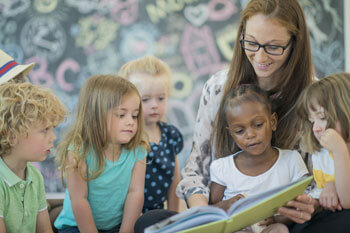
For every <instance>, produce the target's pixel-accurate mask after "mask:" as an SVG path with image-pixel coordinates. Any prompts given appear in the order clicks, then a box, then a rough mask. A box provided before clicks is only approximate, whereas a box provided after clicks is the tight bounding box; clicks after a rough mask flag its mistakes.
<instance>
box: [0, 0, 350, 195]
mask: <svg viewBox="0 0 350 233" xmlns="http://www.w3.org/2000/svg"><path fill="white" fill-rule="evenodd" d="M300 3H301V4H302V6H303V8H304V10H305V14H306V17H307V22H308V24H309V28H310V36H311V43H312V53H313V58H314V65H315V69H316V72H317V75H318V77H323V76H325V75H327V74H330V73H334V72H338V71H343V70H344V66H345V61H344V57H345V54H344V19H343V18H344V12H343V10H342V9H343V7H344V2H343V1H331V0H322V1H321V0H302V1H300ZM246 4H247V1H246V0H240V1H239V0H235V1H234V0H203V1H202V0H32V1H30V0H11V1H4V0H2V1H1V2H0V31H1V33H0V48H1V49H3V50H5V51H6V52H7V53H9V54H10V55H11V56H12V57H14V58H15V60H17V61H18V62H20V63H29V62H35V63H36V67H35V69H34V70H33V71H32V72H31V73H30V74H29V79H30V81H31V82H32V83H35V84H41V85H44V86H47V87H50V88H52V89H53V90H54V91H55V93H56V94H57V95H58V96H59V97H60V99H61V100H62V101H63V102H64V103H65V104H66V105H67V106H68V108H69V109H70V110H71V111H74V108H75V106H76V102H77V95H78V92H79V89H80V88H81V86H82V84H83V83H84V81H85V79H86V78H87V77H89V76H91V75H93V74H99V73H117V72H118V70H119V68H120V67H121V66H122V64H124V63H125V62H127V61H129V60H132V59H135V58H139V57H142V56H144V55H146V54H153V55H155V56H157V57H159V58H161V59H163V60H164V61H165V62H167V63H168V64H169V66H170V67H171V68H172V70H173V77H172V78H173V80H172V82H173V84H172V85H173V88H172V96H171V98H170V100H169V104H168V112H167V118H168V121H169V122H170V123H172V124H174V125H176V126H177V127H178V128H179V129H180V130H181V132H182V133H183V135H184V139H185V148H184V151H183V152H182V153H181V154H180V155H179V160H180V167H183V166H184V163H185V160H186V158H187V156H188V154H189V152H190V149H191V143H192V142H191V138H192V134H193V126H194V122H195V118H196V114H197V109H198V104H199V97H200V95H201V90H202V87H203V84H204V82H205V81H206V80H207V79H208V78H209V77H210V75H212V74H213V73H215V72H217V71H218V70H220V69H223V68H224V67H227V66H228V63H229V61H230V59H231V57H232V51H233V44H234V39H235V35H236V32H237V27H238V25H237V24H238V19H239V14H240V11H241V9H242V8H244V6H245V5H246ZM70 121H71V119H68V121H67V122H65V123H64V124H62V125H61V126H60V127H59V128H58V129H57V131H56V133H57V136H58V137H60V135H61V134H62V132H63V130H64V129H65V127H67V125H68V124H69V122H70ZM36 166H37V167H38V168H39V169H40V170H41V172H42V173H43V175H44V177H45V187H46V191H47V192H61V191H63V187H62V185H61V180H60V177H59V172H58V171H57V169H56V166H55V164H54V162H53V157H50V158H48V159H47V160H45V161H44V162H42V163H37V164H36Z"/></svg>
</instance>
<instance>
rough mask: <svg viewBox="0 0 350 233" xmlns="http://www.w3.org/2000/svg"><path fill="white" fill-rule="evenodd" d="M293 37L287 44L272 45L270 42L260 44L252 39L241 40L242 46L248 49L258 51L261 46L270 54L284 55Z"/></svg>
mask: <svg viewBox="0 0 350 233" xmlns="http://www.w3.org/2000/svg"><path fill="white" fill-rule="evenodd" d="M292 41H293V38H292V39H290V40H289V42H288V44H287V45H286V46H282V45H270V44H265V45H262V44H259V43H257V42H254V41H250V40H240V42H241V46H242V48H244V49H245V50H248V51H250V52H258V51H259V49H260V48H264V50H265V52H266V53H267V54H270V55H276V56H279V55H282V54H283V52H284V50H286V49H287V48H288V46H289V45H290V44H291V43H292Z"/></svg>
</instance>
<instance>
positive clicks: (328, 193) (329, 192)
mask: <svg viewBox="0 0 350 233" xmlns="http://www.w3.org/2000/svg"><path fill="white" fill-rule="evenodd" d="M319 202H320V205H321V206H322V207H323V208H325V209H329V210H331V211H333V212H334V211H336V210H342V207H341V205H340V203H339V198H338V194H337V191H336V189H335V184H334V182H328V183H327V184H326V185H325V186H324V188H323V189H322V192H321V195H320V198H319Z"/></svg>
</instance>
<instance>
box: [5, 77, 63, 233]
mask: <svg viewBox="0 0 350 233" xmlns="http://www.w3.org/2000/svg"><path fill="white" fill-rule="evenodd" d="M0 103H1V105H0V232H7V233H12V232H13V233H17V232H52V228H51V225H50V221H49V215H48V211H47V204H46V198H45V190H44V181H43V177H42V175H41V174H40V172H39V171H38V170H37V169H36V168H35V167H34V166H33V165H32V164H31V163H30V162H37V161H43V160H44V159H45V158H46V156H47V155H48V154H49V153H50V150H51V149H52V147H53V142H54V140H55V139H56V136H55V134H54V132H53V128H55V127H56V126H57V125H58V124H59V123H60V122H61V121H62V120H63V119H64V118H65V116H66V110H65V107H64V106H63V104H62V103H61V101H60V100H59V99H58V98H57V97H56V96H55V95H54V94H53V93H52V92H51V91H50V90H47V89H45V88H43V87H39V86H35V85H32V84H30V83H5V84H2V85H0Z"/></svg>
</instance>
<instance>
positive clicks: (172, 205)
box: [167, 156, 180, 212]
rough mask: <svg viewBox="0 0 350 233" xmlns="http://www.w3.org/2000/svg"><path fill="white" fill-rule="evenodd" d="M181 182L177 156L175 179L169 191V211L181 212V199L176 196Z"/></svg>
mask: <svg viewBox="0 0 350 233" xmlns="http://www.w3.org/2000/svg"><path fill="white" fill-rule="evenodd" d="M179 181H180V169H179V161H178V159H177V156H175V168H174V177H173V181H172V183H171V185H170V188H169V190H168V197H167V201H168V210H172V211H176V212H178V211H179V198H178V197H177V196H176V193H175V190H176V186H177V184H178V183H179Z"/></svg>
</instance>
